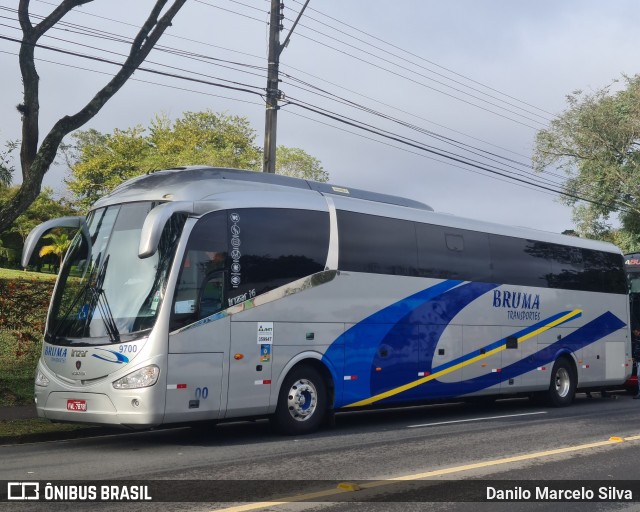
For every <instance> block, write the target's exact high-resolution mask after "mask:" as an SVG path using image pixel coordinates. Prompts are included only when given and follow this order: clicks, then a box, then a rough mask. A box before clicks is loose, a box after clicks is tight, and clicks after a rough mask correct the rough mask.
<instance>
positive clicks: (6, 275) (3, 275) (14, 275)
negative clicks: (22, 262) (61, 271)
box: [0, 268, 58, 281]
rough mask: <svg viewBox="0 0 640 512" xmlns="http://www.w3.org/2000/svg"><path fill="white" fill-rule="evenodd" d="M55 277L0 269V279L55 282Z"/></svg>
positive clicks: (39, 273)
mask: <svg viewBox="0 0 640 512" xmlns="http://www.w3.org/2000/svg"><path fill="white" fill-rule="evenodd" d="M56 277H58V276H57V275H55V274H45V273H42V272H28V271H24V270H14V269H11V268H0V279H36V280H38V281H55V279H56Z"/></svg>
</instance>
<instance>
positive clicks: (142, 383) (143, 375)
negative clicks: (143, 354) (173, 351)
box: [113, 364, 160, 389]
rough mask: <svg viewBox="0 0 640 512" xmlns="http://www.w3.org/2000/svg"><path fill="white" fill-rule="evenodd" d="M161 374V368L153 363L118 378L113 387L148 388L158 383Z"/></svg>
mask: <svg viewBox="0 0 640 512" xmlns="http://www.w3.org/2000/svg"><path fill="white" fill-rule="evenodd" d="M159 375H160V368H158V367H157V366H156V365H155V364H152V365H150V366H145V367H144V368H140V369H139V370H136V371H135V372H132V373H130V374H129V375H125V376H124V377H122V378H121V379H118V380H116V381H115V382H114V383H113V387H114V388H116V389H138V388H148V387H149V386H153V385H154V384H155V383H156V381H157V380H158V376H159Z"/></svg>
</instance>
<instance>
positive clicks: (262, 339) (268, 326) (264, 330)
mask: <svg viewBox="0 0 640 512" xmlns="http://www.w3.org/2000/svg"><path fill="white" fill-rule="evenodd" d="M263 344H264V345H271V344H273V322H258V345H263Z"/></svg>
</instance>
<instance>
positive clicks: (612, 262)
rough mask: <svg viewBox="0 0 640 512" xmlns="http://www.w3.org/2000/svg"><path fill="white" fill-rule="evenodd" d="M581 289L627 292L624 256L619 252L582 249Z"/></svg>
mask: <svg viewBox="0 0 640 512" xmlns="http://www.w3.org/2000/svg"><path fill="white" fill-rule="evenodd" d="M582 257H583V260H584V267H585V270H584V273H583V276H582V280H583V289H585V290H587V291H599V292H605V293H627V283H626V278H625V274H624V258H623V257H622V255H620V254H613V253H609V252H599V251H592V250H589V249H582Z"/></svg>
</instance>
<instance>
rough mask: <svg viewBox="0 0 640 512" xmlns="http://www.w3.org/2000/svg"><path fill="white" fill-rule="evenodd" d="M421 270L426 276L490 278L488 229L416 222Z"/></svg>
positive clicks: (466, 278) (468, 278) (419, 267)
mask: <svg viewBox="0 0 640 512" xmlns="http://www.w3.org/2000/svg"><path fill="white" fill-rule="evenodd" d="M416 232H417V236H418V272H419V275H420V276H422V277H435V278H440V279H460V280H463V281H484V282H487V281H490V280H491V264H490V257H489V237H488V235H486V234H485V233H477V232H475V231H467V230H462V229H453V228H448V227H443V226H434V225H430V224H416Z"/></svg>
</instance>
